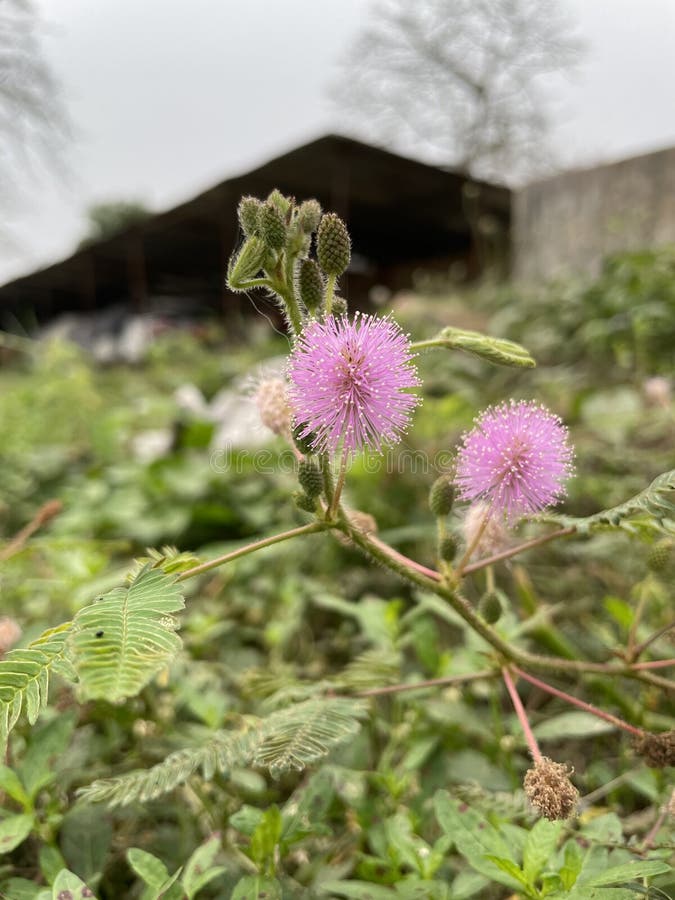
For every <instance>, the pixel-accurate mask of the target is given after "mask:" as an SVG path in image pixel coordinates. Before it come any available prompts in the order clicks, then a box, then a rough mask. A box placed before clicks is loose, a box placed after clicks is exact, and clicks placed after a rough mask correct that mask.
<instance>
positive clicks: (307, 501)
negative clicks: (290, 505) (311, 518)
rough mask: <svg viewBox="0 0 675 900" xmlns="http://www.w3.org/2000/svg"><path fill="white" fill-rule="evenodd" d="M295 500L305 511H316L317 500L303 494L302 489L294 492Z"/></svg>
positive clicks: (299, 507)
mask: <svg viewBox="0 0 675 900" xmlns="http://www.w3.org/2000/svg"><path fill="white" fill-rule="evenodd" d="M293 502H294V503H295V505H296V506H297V507H298V509H301V510H302V511H303V512H309V513H313V512H316V500H315V499H314V498H312V497H308V496H307V494H303V492H302V491H295V492H294V494H293Z"/></svg>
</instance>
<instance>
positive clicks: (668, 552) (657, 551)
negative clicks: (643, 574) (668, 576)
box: [647, 538, 673, 572]
mask: <svg viewBox="0 0 675 900" xmlns="http://www.w3.org/2000/svg"><path fill="white" fill-rule="evenodd" d="M672 552H673V542H672V541H671V540H669V539H668V538H666V539H665V540H663V541H658V543H656V544H654V546H653V547H652V548H651V550H650V551H649V554H648V555H647V567H648V568H649V569H651V570H652V572H662V571H663V570H664V569H666V568H668V564H669V563H670V560H671V557H672Z"/></svg>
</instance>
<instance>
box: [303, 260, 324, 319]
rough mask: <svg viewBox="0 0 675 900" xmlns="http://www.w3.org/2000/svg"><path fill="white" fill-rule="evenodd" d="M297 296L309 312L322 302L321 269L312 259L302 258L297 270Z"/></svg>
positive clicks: (322, 284) (314, 310)
mask: <svg viewBox="0 0 675 900" xmlns="http://www.w3.org/2000/svg"><path fill="white" fill-rule="evenodd" d="M297 290H298V296H299V297H300V299H301V300H302V302H303V303H304V304H305V306H306V307H307V309H308V310H309V311H310V312H312V313H313V312H316V310H317V309H318V308H319V307H320V306H321V304H322V303H323V292H324V283H323V275H322V274H321V269H320V268H319V266H318V265H317V263H315V262H314V260H313V259H303V260H301V262H300V265H299V266H298V270H297Z"/></svg>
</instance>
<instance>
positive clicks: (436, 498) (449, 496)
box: [429, 475, 456, 518]
mask: <svg viewBox="0 0 675 900" xmlns="http://www.w3.org/2000/svg"><path fill="white" fill-rule="evenodd" d="M455 494H456V489H455V485H454V484H453V481H452V477H451V476H450V475H441V477H440V478H437V479H436V481H434V483H433V484H432V485H431V490H430V491H429V507H430V509H431V511H432V513H433V514H434V515H435V516H438V517H439V518H440V517H441V516H447V515H448V513H449V512H450V510H451V509H452V505H453V503H454V502H455Z"/></svg>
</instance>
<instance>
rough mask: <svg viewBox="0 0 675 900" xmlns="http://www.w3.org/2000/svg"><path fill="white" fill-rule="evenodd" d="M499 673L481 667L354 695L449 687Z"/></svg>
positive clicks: (491, 676) (368, 695)
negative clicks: (480, 668)
mask: <svg viewBox="0 0 675 900" xmlns="http://www.w3.org/2000/svg"><path fill="white" fill-rule="evenodd" d="M498 674H499V673H498V672H496V671H495V670H494V669H483V670H482V671H480V672H466V673H465V674H463V675H447V676H446V677H444V678H428V679H427V680H426V681H414V682H406V683H405V684H388V685H386V687H379V688H369V689H368V690H367V691H359V692H358V693H357V694H354V695H353V696H355V697H379V696H380V695H382V694H400V693H402V692H403V691H418V690H422V689H424V688H432V687H449V686H451V685H453V684H466V683H467V682H470V681H482V680H485V679H488V678H496V677H497V675H498Z"/></svg>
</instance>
